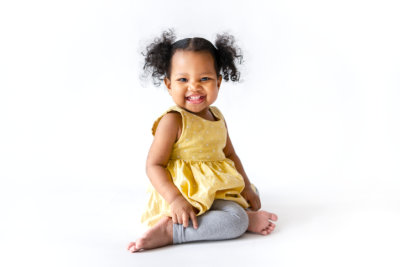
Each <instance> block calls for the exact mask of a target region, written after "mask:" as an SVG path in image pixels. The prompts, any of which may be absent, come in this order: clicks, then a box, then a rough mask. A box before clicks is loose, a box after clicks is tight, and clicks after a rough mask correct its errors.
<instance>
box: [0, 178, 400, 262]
mask: <svg viewBox="0 0 400 267" xmlns="http://www.w3.org/2000/svg"><path fill="white" fill-rule="evenodd" d="M397 189H398V188H389V187H387V188H386V190H384V191H379V190H375V189H374V188H369V189H368V190H366V189H365V188H364V189H362V190H359V189H358V190H357V188H356V187H350V188H347V189H346V190H339V189H337V188H336V189H335V188H325V189H324V188H321V187H320V188H309V189H304V188H303V189H302V190H295V189H294V188H292V189H288V188H267V187H265V188H261V190H262V202H263V208H264V209H266V210H270V211H273V212H275V213H277V214H278V215H279V222H278V224H277V228H276V231H275V232H274V233H273V234H271V235H270V236H267V237H263V236H258V235H253V234H245V235H244V236H243V237H241V238H239V239H236V240H230V241H220V242H202V243H193V244H185V245H179V246H170V247H164V248H160V249H156V250H152V251H147V252H142V253H136V254H131V253H128V252H127V251H126V250H125V246H126V244H127V243H128V242H129V241H131V240H133V239H135V238H136V237H138V236H139V235H140V233H141V231H142V228H141V226H140V225H139V216H140V213H141V208H142V207H143V206H144V203H145V198H146V196H145V192H144V190H143V188H122V187H121V188H113V187H108V188H106V187H104V186H103V187H98V188H93V187H91V188H90V189H89V188H88V187H87V188H82V186H79V185H66V184H64V185H54V186H47V187H45V188H40V187H39V186H29V187H27V186H23V185H13V186H9V188H4V187H3V188H1V196H0V200H1V204H0V205H1V206H0V207H1V221H0V225H1V228H0V240H1V243H0V244H1V247H0V249H1V253H0V254H1V257H0V265H1V266H4V267H6V266H7V267H9V266H74V267H77V266H96V267H100V266H121V267H122V266H229V265H235V266H239V265H242V266H248V265H249V266H250V265H253V266H400V259H399V257H398V256H396V254H397V253H398V251H399V248H400V241H399V240H400V229H399V225H400V208H399V204H400V197H399V196H398V195H397V194H396V190H397Z"/></svg>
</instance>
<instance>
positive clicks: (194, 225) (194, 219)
mask: <svg viewBox="0 0 400 267" xmlns="http://www.w3.org/2000/svg"><path fill="white" fill-rule="evenodd" d="M190 219H191V220H192V224H193V228H194V229H197V227H199V224H198V223H197V217H196V214H195V213H194V212H191V213H190Z"/></svg>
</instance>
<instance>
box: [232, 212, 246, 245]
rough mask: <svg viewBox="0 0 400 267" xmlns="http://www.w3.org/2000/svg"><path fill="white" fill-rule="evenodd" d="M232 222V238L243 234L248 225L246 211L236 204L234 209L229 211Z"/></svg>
mask: <svg viewBox="0 0 400 267" xmlns="http://www.w3.org/2000/svg"><path fill="white" fill-rule="evenodd" d="M230 214H231V216H232V222H231V225H230V229H231V230H232V238H236V237H239V236H241V235H243V234H244V233H245V232H246V231H247V228H248V227H249V217H248V215H247V213H246V211H245V210H244V209H243V208H242V207H241V206H239V205H238V207H237V208H235V209H234V211H231V213H230Z"/></svg>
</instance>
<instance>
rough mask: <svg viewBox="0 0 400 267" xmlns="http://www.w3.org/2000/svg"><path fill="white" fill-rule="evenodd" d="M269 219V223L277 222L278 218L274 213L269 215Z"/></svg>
mask: <svg viewBox="0 0 400 267" xmlns="http://www.w3.org/2000/svg"><path fill="white" fill-rule="evenodd" d="M269 219H270V220H271V221H277V220H278V216H277V215H276V214H274V213H269Z"/></svg>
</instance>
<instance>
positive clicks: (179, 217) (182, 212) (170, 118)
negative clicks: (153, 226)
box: [146, 113, 197, 228]
mask: <svg viewBox="0 0 400 267" xmlns="http://www.w3.org/2000/svg"><path fill="white" fill-rule="evenodd" d="M181 124H182V122H181V116H180V114H178V113H167V114H166V115H164V116H163V117H162V119H161V120H160V122H159V124H158V126H157V130H156V132H155V135H154V140H153V143H152V145H151V147H150V151H149V154H148V156H147V162H146V172H147V176H148V177H149V179H150V182H151V183H152V185H153V186H154V188H155V189H156V190H157V191H158V193H160V195H161V196H162V197H163V198H164V199H165V200H166V201H167V202H168V203H169V204H170V208H171V217H172V221H173V222H174V223H179V224H183V226H184V227H187V226H188V225H189V219H191V220H192V223H193V227H194V228H197V218H196V214H195V212H194V210H193V207H192V205H191V204H190V203H189V202H188V201H187V200H186V199H185V198H184V197H183V196H182V194H181V193H180V192H179V190H178V188H177V187H176V186H175V185H174V184H173V182H172V179H171V176H170V174H169V172H168V171H167V170H166V166H167V164H168V161H169V158H170V155H171V152H172V147H173V145H174V143H175V142H176V141H177V140H178V138H179V135H180V132H181V130H180V129H181Z"/></svg>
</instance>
